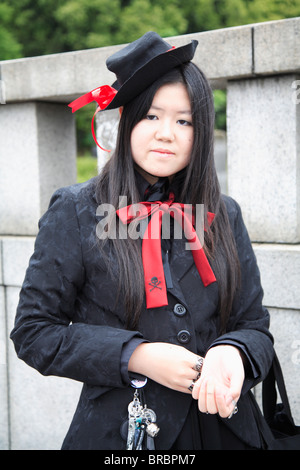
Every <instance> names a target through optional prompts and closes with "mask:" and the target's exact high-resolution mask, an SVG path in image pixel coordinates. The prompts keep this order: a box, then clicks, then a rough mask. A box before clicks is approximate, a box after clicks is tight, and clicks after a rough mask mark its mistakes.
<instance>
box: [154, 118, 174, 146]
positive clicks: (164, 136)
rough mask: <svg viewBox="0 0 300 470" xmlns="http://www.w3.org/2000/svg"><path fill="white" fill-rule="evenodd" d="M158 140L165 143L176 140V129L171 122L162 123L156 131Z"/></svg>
mask: <svg viewBox="0 0 300 470" xmlns="http://www.w3.org/2000/svg"><path fill="white" fill-rule="evenodd" d="M156 138H157V139H158V140H164V141H172V140H174V129H173V126H172V123H170V122H169V121H160V122H159V126H158V128H157V130H156Z"/></svg>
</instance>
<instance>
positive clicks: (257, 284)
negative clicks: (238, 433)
mask: <svg viewBox="0 0 300 470" xmlns="http://www.w3.org/2000/svg"><path fill="white" fill-rule="evenodd" d="M225 202H226V205H227V208H228V215H229V220H230V223H231V226H232V228H233V233H234V237H235V241H236V246H237V251H238V256H239V260H240V269H241V285H240V288H239V289H238V291H237V293H236V295H235V299H234V303H233V308H232V312H231V315H230V318H229V321H228V325H227V332H226V333H225V334H224V335H222V336H220V337H219V338H218V339H216V340H215V341H214V343H213V344H212V345H211V347H213V346H216V345H218V344H232V345H234V346H236V347H238V348H240V349H241V351H243V353H244V355H245V356H246V358H247V360H248V365H249V367H248V372H250V374H249V375H250V378H251V379H253V380H249V383H251V386H254V385H256V384H257V383H259V382H260V381H261V380H263V379H264V378H265V377H266V375H267V373H268V370H269V368H270V366H271V363H272V359H273V354H274V350H273V338H272V335H271V334H270V331H269V312H268V310H267V309H266V308H265V307H264V306H263V304H262V300H263V289H262V286H261V281H260V272H259V269H258V266H257V263H256V257H255V254H254V251H253V249H252V245H251V241H250V238H249V235H248V232H247V229H246V227H245V224H244V221H243V217H242V213H241V209H240V207H239V205H238V204H237V203H236V202H235V201H234V200H233V199H231V198H228V197H227V198H226V201H225ZM247 388H248V387H247Z"/></svg>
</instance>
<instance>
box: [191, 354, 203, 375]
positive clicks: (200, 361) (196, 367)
mask: <svg viewBox="0 0 300 470" xmlns="http://www.w3.org/2000/svg"><path fill="white" fill-rule="evenodd" d="M203 361H204V359H203V357H201V356H199V357H198V359H197V362H196V364H195V365H194V367H193V369H194V370H196V371H197V372H199V373H200V374H201V370H202V367H203Z"/></svg>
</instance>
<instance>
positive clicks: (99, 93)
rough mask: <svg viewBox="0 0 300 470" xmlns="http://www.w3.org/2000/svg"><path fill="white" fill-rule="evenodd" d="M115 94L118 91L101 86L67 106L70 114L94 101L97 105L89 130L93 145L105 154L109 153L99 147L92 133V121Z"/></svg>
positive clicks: (93, 132)
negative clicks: (90, 130) (70, 110)
mask: <svg viewBox="0 0 300 470" xmlns="http://www.w3.org/2000/svg"><path fill="white" fill-rule="evenodd" d="M117 92H118V91H117V90H115V88H112V87H111V86H109V85H103V86H100V87H98V88H95V89H94V90H92V91H89V92H88V93H86V94H85V95H82V96H80V97H79V98H77V99H76V100H74V101H72V103H70V104H69V105H68V106H69V107H70V108H72V113H75V112H76V111H77V110H78V109H80V108H83V106H85V105H87V104H90V103H92V101H96V102H97V103H98V107H97V109H96V111H95V113H94V116H93V118H92V122H91V129H92V135H93V138H94V141H95V143H96V144H97V145H98V147H99V148H100V149H101V150H104V151H105V152H110V150H106V149H104V148H103V147H101V145H99V143H98V141H97V138H96V134H95V131H94V119H95V116H96V114H97V113H98V112H99V111H102V110H103V109H105V108H107V106H108V105H109V104H110V103H111V102H112V100H113V99H114V97H115V95H116V94H117Z"/></svg>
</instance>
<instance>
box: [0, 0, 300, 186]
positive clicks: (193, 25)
mask: <svg viewBox="0 0 300 470" xmlns="http://www.w3.org/2000/svg"><path fill="white" fill-rule="evenodd" d="M297 16H300V0H284V1H281V0H280V1H279V0H264V1H263V2H262V1H261V0H185V1H184V2H182V1H181V0H89V1H86V0H13V1H11V0H0V61H1V60H10V59H17V58H22V57H33V56H40V55H44V54H55V53H60V52H67V51H77V50H84V49H90V48H96V47H103V46H111V45H116V44H124V43H128V42H131V41H133V40H135V39H137V38H138V37H140V36H141V35H142V34H144V33H145V32H147V31H149V30H155V31H156V32H158V33H159V34H160V35H161V36H162V37H168V36H176V35H181V34H187V33H194V32H202V31H210V30H214V29H220V28H226V27H231V26H240V25H245V24H250V23H259V22H265V21H270V20H279V19H285V18H292V17H297ZM0 78H1V77H0ZM214 97H215V109H216V129H218V130H220V131H223V132H225V131H226V91H225V90H215V91H214ZM93 112H94V104H91V105H89V106H86V107H85V108H83V109H81V110H79V111H78V112H77V113H76V128H77V148H78V157H77V180H78V182H82V181H85V180H87V179H89V178H90V177H92V176H94V175H95V174H96V173H97V158H96V149H95V145H94V141H93V138H92V135H91V132H90V119H91V115H92V114H93Z"/></svg>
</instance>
